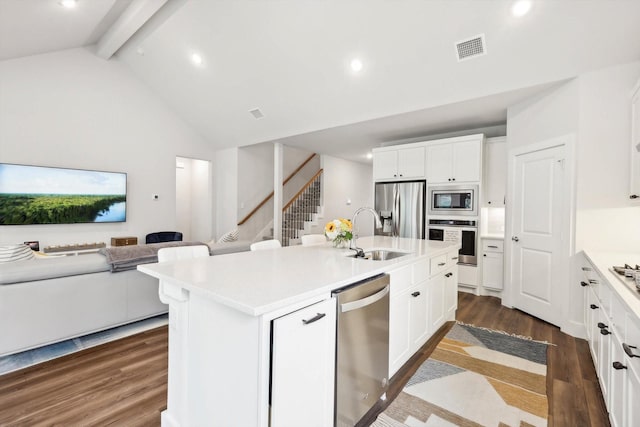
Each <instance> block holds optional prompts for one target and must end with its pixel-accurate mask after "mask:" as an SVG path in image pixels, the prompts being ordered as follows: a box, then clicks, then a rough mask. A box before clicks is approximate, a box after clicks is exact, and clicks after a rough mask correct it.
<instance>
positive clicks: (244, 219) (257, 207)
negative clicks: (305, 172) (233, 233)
mask: <svg viewBox="0 0 640 427" xmlns="http://www.w3.org/2000/svg"><path fill="white" fill-rule="evenodd" d="M317 155H318V154H317V153H313V154H312V155H310V156H309V157H308V158H307V159H306V160H305V161H304V162H302V163H301V164H300V166H298V167H297V168H296V170H294V171H293V172H292V173H291V174H290V175H289V176H288V177H287V178H286V179H285V180H284V181H282V185H283V186H284V185H285V184H286V183H287V182H289V181H291V179H292V178H293V177H294V176H296V174H297V173H298V172H300V171H301V170H302V168H303V167H305V166H306V165H307V163H309V162H310V161H311V160H312V159H313V158H314V157H315V156H317ZM273 194H274V192H273V191H272V192H271V193H269V195H268V196H267V197H265V198H264V199H263V200H262V201H261V202H260V203H258V205H257V206H256V207H255V208H253V210H252V211H251V212H249V213H248V214H247V215H246V216H245V217H244V218H242V219H241V220H240V222H238V225H239V226H240V225H242V224H244V223H245V222H247V221H248V220H249V218H251V217H252V216H253V215H254V214H255V213H256V212H258V211H259V210H260V208H261V207H263V206H264V205H265V204H266V203H267V202H268V201H269V200H270V199H271V198H273Z"/></svg>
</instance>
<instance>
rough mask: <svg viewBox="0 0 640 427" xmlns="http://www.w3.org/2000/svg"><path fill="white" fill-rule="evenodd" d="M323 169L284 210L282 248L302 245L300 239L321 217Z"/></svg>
mask: <svg viewBox="0 0 640 427" xmlns="http://www.w3.org/2000/svg"><path fill="white" fill-rule="evenodd" d="M321 177H322V169H321V170H320V171H319V172H318V173H317V174H316V175H315V176H314V177H313V178H312V179H311V180H310V181H309V182H308V183H307V184H306V185H305V186H304V187H303V188H302V189H301V190H300V191H299V192H298V194H296V195H295V196H294V197H293V198H292V199H291V201H290V202H289V203H287V204H286V206H285V207H284V208H283V209H282V236H281V238H280V243H281V244H282V246H292V245H297V244H300V237H302V236H303V235H304V234H308V233H309V232H310V230H311V228H312V227H313V226H317V225H318V218H319V217H321V208H320V206H321V203H322V201H321V194H322V188H321Z"/></svg>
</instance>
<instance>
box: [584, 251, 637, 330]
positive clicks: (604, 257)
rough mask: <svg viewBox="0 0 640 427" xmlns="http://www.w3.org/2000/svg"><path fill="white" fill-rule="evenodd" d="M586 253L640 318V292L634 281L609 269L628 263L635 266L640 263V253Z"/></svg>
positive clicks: (601, 274)
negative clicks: (636, 288)
mask: <svg viewBox="0 0 640 427" xmlns="http://www.w3.org/2000/svg"><path fill="white" fill-rule="evenodd" d="M584 253H585V255H586V257H587V259H589V261H591V263H592V264H593V266H594V267H595V268H596V270H597V271H598V274H600V276H602V277H603V278H604V279H606V280H607V281H608V282H609V283H610V284H611V286H612V287H613V289H614V291H616V293H617V294H618V295H619V296H620V299H621V300H622V301H623V302H624V303H625V304H626V305H627V307H628V308H629V309H631V310H633V312H634V313H635V314H636V316H638V318H640V292H638V291H637V290H635V285H634V284H633V281H632V280H625V278H624V277H622V276H620V275H619V274H617V273H614V272H613V271H611V270H609V269H610V268H612V267H613V266H614V265H615V266H624V264H625V263H626V264H629V265H633V266H635V265H636V264H640V253H631V254H630V253H612V252H594V251H584Z"/></svg>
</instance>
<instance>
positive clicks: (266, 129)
mask: <svg viewBox="0 0 640 427" xmlns="http://www.w3.org/2000/svg"><path fill="white" fill-rule="evenodd" d="M513 4H514V1H512V0H397V1H391V0H263V1H256V0H168V1H167V0H78V1H77V5H76V7H75V8H74V9H73V10H64V8H62V7H60V5H59V4H58V2H57V1H56V0H0V60H10V59H11V58H17V57H20V56H25V55H33V54H40V53H45V52H49V51H54V50H59V49H67V48H72V47H77V46H87V45H88V46H90V49H93V50H94V51H95V52H97V53H98V54H100V56H102V57H105V58H110V59H108V60H111V61H120V62H122V63H124V64H125V65H126V66H127V67H129V68H130V69H131V71H132V72H133V73H135V74H136V75H137V76H138V77H139V78H140V80H141V81H143V82H144V84H146V85H148V86H149V87H151V88H152V89H153V90H154V91H155V92H156V93H157V94H158V95H159V96H160V97H162V98H163V99H164V101H165V102H166V103H168V104H169V105H170V106H171V107H172V108H173V110H174V111H176V113H177V114H179V115H180V116H182V117H183V118H184V119H185V120H186V121H187V122H189V123H190V124H191V125H192V126H193V127H194V128H195V129H197V131H198V132H199V133H200V134H202V135H203V136H204V137H205V138H206V139H207V140H208V141H209V142H210V143H211V144H212V145H213V146H214V147H216V148H224V147H231V146H241V145H248V144H254V143H259V142H265V141H282V142H284V143H286V144H290V145H297V146H301V147H306V148H308V149H310V150H315V151H318V152H324V153H328V154H333V155H337V156H340V157H344V158H351V159H353V160H359V161H363V160H364V155H365V154H366V152H367V151H369V150H370V149H371V148H372V147H376V146H380V145H384V144H388V143H391V142H393V141H398V140H408V139H416V138H419V137H421V136H427V135H434V134H442V133H447V132H454V131H464V130H469V129H476V128H481V127H487V126H496V125H504V124H505V121H506V109H507V107H508V106H509V105H513V104H514V103H517V102H520V101H522V100H524V99H526V98H528V97H530V96H532V95H533V94H535V93H536V92H539V91H541V90H545V89H547V88H549V87H550V86H552V85H554V84H558V82H561V81H563V80H566V79H570V78H572V77H575V76H577V75H579V74H582V73H585V72H588V71H591V70H595V69H598V68H603V67H607V66H610V65H613V64H620V63H627V62H632V61H636V60H640V25H638V22H640V1H638V0H533V5H532V7H531V10H530V12H529V13H528V14H526V15H525V16H523V17H520V18H516V17H514V16H513V15H512V14H511V7H512V5H513ZM141 10H142V11H143V12H141ZM144 10H147V12H146V13H147V15H148V16H146V15H145V12H144ZM150 10H151V12H149V11H150ZM156 10H157V12H156ZM141 16H143V17H142V18H141ZM149 16H150V18H149V19H148V20H147V18H148V17H149ZM118 18H119V19H118ZM109 29H111V30H109ZM481 34H483V35H484V41H485V49H486V54H484V55H481V56H478V57H474V58H471V59H467V60H463V61H459V60H458V58H457V55H456V50H455V44H456V43H457V42H460V41H462V40H465V39H468V38H470V37H474V36H478V35H481ZM105 39H107V40H105ZM114 40H116V41H115V42H114ZM118 40H121V42H117V41H118ZM95 43H97V45H96V46H95V47H94V46H93V45H94V44H95ZM122 43H124V45H122ZM109 44H110V45H111V46H115V47H114V48H113V49H112V51H109V49H107V54H104V51H105V48H104V46H105V45H109ZM112 52H116V53H115V55H114V56H111V53H112ZM194 54H197V55H199V57H200V63H199V64H195V63H194V62H193V55H194ZM355 58H358V59H359V60H360V61H361V63H362V69H361V70H360V72H358V73H354V72H353V70H352V68H351V62H352V60H353V59H355ZM0 96H1V94H0ZM255 109H259V110H260V112H261V113H262V114H263V115H264V117H262V118H259V119H256V118H255V117H254V115H253V114H251V113H250V111H251V110H255Z"/></svg>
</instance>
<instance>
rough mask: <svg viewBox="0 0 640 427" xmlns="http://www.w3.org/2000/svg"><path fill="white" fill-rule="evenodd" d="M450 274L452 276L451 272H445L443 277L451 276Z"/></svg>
mask: <svg viewBox="0 0 640 427" xmlns="http://www.w3.org/2000/svg"><path fill="white" fill-rule="evenodd" d="M451 276H453V273H447V274H445V275H444V277H451Z"/></svg>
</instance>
